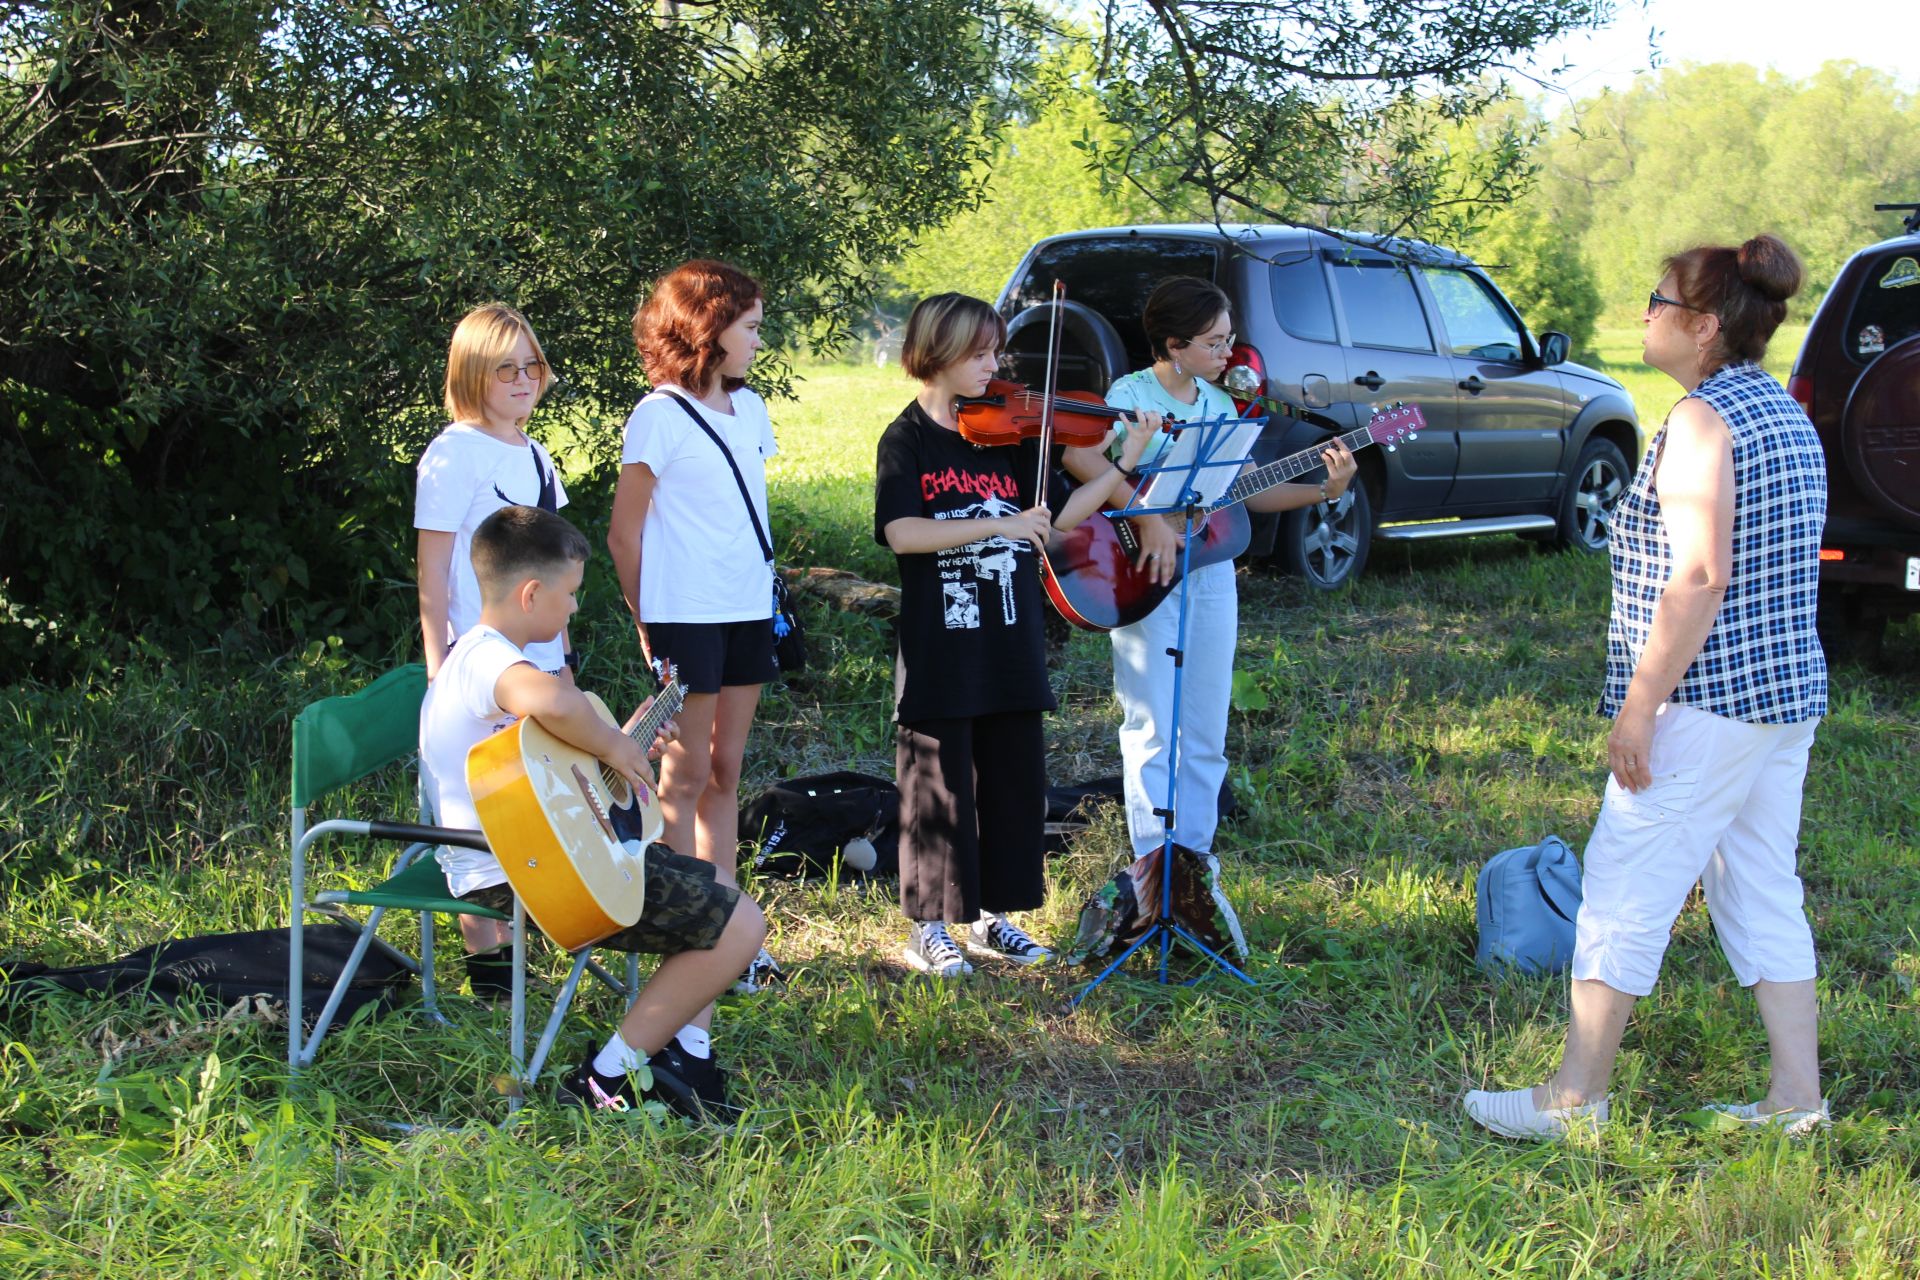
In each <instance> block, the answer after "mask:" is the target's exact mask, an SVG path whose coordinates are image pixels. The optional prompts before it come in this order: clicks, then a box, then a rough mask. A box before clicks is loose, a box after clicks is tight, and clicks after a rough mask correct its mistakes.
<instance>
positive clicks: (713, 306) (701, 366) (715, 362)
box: [633, 258, 766, 395]
mask: <svg viewBox="0 0 1920 1280" xmlns="http://www.w3.org/2000/svg"><path fill="white" fill-rule="evenodd" d="M765 296H766V295H765V291H764V290H762V289H761V287H760V282H759V281H758V280H755V279H754V278H753V277H752V276H750V275H748V274H747V273H746V272H744V271H742V270H741V269H740V268H738V267H736V266H732V265H729V264H728V263H725V262H716V261H715V260H713V259H712V258H695V259H694V260H693V261H692V262H683V263H681V264H680V265H679V266H677V267H675V268H674V269H673V270H671V271H669V272H667V274H665V275H664V276H661V277H660V278H659V279H658V280H656V281H655V282H654V285H653V292H652V293H651V294H650V295H649V296H648V297H647V300H646V301H645V302H643V303H641V304H640V307H639V309H638V310H636V311H635V312H634V313H633V345H634V346H635V347H636V348H637V349H638V350H639V352H640V363H641V365H642V366H644V367H645V369H646V371H647V381H649V382H651V383H652V384H653V385H654V386H656V387H661V386H667V385H669V384H671V385H673V386H676V387H684V388H686V389H687V390H688V391H691V392H693V393H694V394H695V395H698V394H700V393H701V392H702V391H704V390H706V387H707V384H708V383H709V382H710V381H711V380H712V378H713V374H714V371H715V370H716V369H718V368H719V367H720V362H721V360H723V359H725V358H726V353H725V352H724V351H722V350H721V349H720V335H721V334H722V333H725V332H726V330H727V326H729V325H731V324H732V323H733V322H734V321H735V320H738V319H739V318H740V317H741V316H742V315H744V314H745V313H746V311H747V309H748V308H750V307H752V306H753V304H754V303H756V302H758V301H760V300H761V299H762V298H763V297H765ZM745 385H746V381H745V379H742V378H727V379H725V389H726V390H728V391H738V390H739V389H740V388H741V387H743V386H745Z"/></svg>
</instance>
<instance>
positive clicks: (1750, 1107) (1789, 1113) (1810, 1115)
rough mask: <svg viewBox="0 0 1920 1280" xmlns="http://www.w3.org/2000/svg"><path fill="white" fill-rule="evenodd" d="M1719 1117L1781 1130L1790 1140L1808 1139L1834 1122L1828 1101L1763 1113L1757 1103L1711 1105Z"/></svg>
mask: <svg viewBox="0 0 1920 1280" xmlns="http://www.w3.org/2000/svg"><path fill="white" fill-rule="evenodd" d="M1704 1109H1705V1110H1707V1111H1711V1112H1713V1113H1714V1114H1715V1115H1722V1116H1726V1117H1727V1118H1728V1119H1730V1120H1733V1121H1735V1122H1736V1123H1739V1124H1743V1125H1751V1126H1752V1127H1754V1128H1756V1129H1778V1130H1779V1131H1780V1132H1781V1133H1784V1134H1786V1135H1787V1136H1788V1137H1789V1138H1804V1137H1806V1136H1807V1135H1808V1134H1810V1133H1813V1132H1815V1131H1816V1130H1820V1129H1824V1128H1826V1127H1827V1126H1828V1125H1830V1124H1832V1123H1833V1112H1832V1110H1831V1109H1830V1108H1829V1107H1828V1105H1827V1100H1826V1099H1825V1098H1822V1099H1820V1105H1819V1106H1818V1107H1817V1108H1811V1109H1809V1108H1802V1107H1789V1108H1787V1109H1786V1110H1785V1111H1762V1110H1761V1109H1760V1104H1759V1103H1757V1102H1710V1103H1708V1104H1707V1105H1706V1107H1705V1108H1704Z"/></svg>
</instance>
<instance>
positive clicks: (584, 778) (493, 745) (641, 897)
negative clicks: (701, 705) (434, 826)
mask: <svg viewBox="0 0 1920 1280" xmlns="http://www.w3.org/2000/svg"><path fill="white" fill-rule="evenodd" d="M663 678H664V681H665V684H664V687H663V688H662V689H661V690H660V693H659V694H658V695H657V696H656V697H655V698H654V700H653V705H652V706H651V707H649V708H647V713H646V714H645V715H643V716H642V717H640V722H639V723H638V724H636V725H635V726H634V727H633V729H632V730H631V731H630V734H629V736H631V737H633V738H635V739H637V740H638V741H639V742H640V743H642V744H643V745H650V744H651V743H652V742H653V738H654V735H655V734H656V733H658V732H659V729H660V726H661V725H662V724H663V723H665V722H666V720H667V719H668V718H669V717H670V716H672V715H673V714H674V713H675V712H677V711H679V710H680V705H681V703H682V701H683V700H684V698H685V690H684V689H683V688H682V687H681V685H680V681H679V678H678V677H677V676H676V675H675V674H674V672H673V670H672V668H671V667H668V668H667V669H666V670H665V673H664V677H663ZM587 700H588V701H589V702H591V703H592V704H593V709H594V711H596V712H597V713H598V714H599V716H600V718H601V719H602V720H604V721H606V722H607V723H608V724H611V725H618V724H619V723H620V722H619V721H618V720H616V719H614V717H613V713H612V712H610V711H608V710H607V704H606V703H604V702H602V701H601V700H600V699H599V698H597V697H595V696H594V695H593V694H591V693H589V694H587ZM467 786H468V787H469V788H471V789H472V791H473V806H474V808H475V809H476V810H478V811H479V814H480V828H481V830H483V831H485V832H486V833H487V843H488V844H490V845H491V846H493V856H494V857H496V858H498V859H499V860H500V866H501V869H502V870H504V871H505V872H506V873H507V880H508V882H509V883H510V884H512V885H513V891H514V892H515V893H517V894H519V895H520V901H521V902H522V903H524V904H525V905H526V908H527V914H529V915H531V916H532V917H533V921H534V923H535V924H537V925H539V926H540V931H541V932H542V933H544V934H546V935H547V937H549V938H551V939H553V941H554V942H555V943H557V944H559V945H560V946H562V947H564V948H566V949H567V950H568V951H578V950H579V949H580V948H581V947H585V946H590V945H592V944H593V943H595V942H598V941H600V939H602V938H604V937H606V936H607V935H609V934H612V933H617V932H619V931H620V930H621V929H624V928H626V927H627V926H628V925H630V924H632V923H634V922H635V921H636V920H638V919H639V918H640V912H641V911H642V910H643V909H644V908H645V907H646V902H647V877H646V867H647V846H648V845H649V844H651V843H653V841H654V840H656V839H658V838H659V836H660V830H661V828H662V826H663V825H664V823H665V820H664V818H663V817H662V815H661V813H660V797H659V796H658V795H649V796H647V797H646V798H645V799H644V800H643V799H641V798H640V797H638V796H636V795H635V794H634V791H633V788H632V787H631V786H630V785H628V783H627V780H626V779H625V778H623V777H621V776H620V775H619V774H617V773H615V772H614V771H613V770H612V769H609V768H607V767H606V766H605V765H603V764H601V763H600V762H599V761H598V760H596V759H595V758H594V757H592V756H590V755H588V754H587V753H586V752H584V751H582V750H580V749H579V748H577V747H574V746H571V745H569V744H567V743H565V742H562V741H561V740H560V739H558V738H556V737H554V736H553V734H551V733H549V732H548V731H547V730H545V729H543V728H541V727H540V725H539V724H538V723H536V722H535V721H534V720H533V719H532V718H531V717H526V718H523V719H521V720H518V721H516V722H514V723H513V724H512V725H510V726H508V727H507V728H505V729H502V730H501V731H500V732H499V733H496V734H494V735H493V736H492V737H490V738H487V739H486V740H485V741H482V742H479V743H476V744H475V745H474V747H473V749H472V750H471V751H469V752H467Z"/></svg>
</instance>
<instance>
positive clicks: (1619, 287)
mask: <svg viewBox="0 0 1920 1280" xmlns="http://www.w3.org/2000/svg"><path fill="white" fill-rule="evenodd" d="M1540 160H1541V165H1542V182H1541V188H1540V192H1539V194H1538V196H1537V199H1538V200H1539V202H1540V203H1541V204H1542V205H1543V206H1544V208H1545V209H1546V210H1548V211H1549V212H1550V215H1551V216H1552V217H1553V218H1554V219H1555V220H1556V221H1557V222H1559V223H1560V225H1561V226H1563V227H1564V228H1565V230H1566V231H1567V232H1568V234H1570V235H1573V236H1577V237H1579V239H1580V242H1581V245H1582V247H1583V249H1584V250H1585V253H1586V256H1587V257H1588V258H1589V259H1590V260H1591V261H1592V262H1593V263H1594V264H1595V270H1596V273H1597V276H1598V282H1599V285H1600V290H1601V296H1602V299H1603V302H1604V307H1605V309H1606V311H1607V312H1608V313H1609V314H1611V315H1612V316H1613V317H1615V318H1616V319H1617V320H1626V319H1628V318H1630V317H1632V316H1636V315H1638V314H1639V310H1640V307H1641V305H1642V304H1643V302H1644V300H1645V297H1646V292H1647V288H1648V286H1649V284H1651V283H1652V281H1653V279H1654V278H1655V277H1656V276H1657V275H1658V272H1659V263H1660V260H1661V258H1663V257H1664V256H1665V255H1667V254H1669V253H1672V252H1674V251H1676V250H1678V249H1682V248H1685V247H1687V246H1688V245H1691V244H1698V243H1702V242H1719V243H1734V244H1737V243H1739V242H1740V241H1742V240H1744V239H1746V238H1747V237H1749V236H1751V235H1753V234H1755V233H1756V232H1759V231H1774V232H1777V233H1779V234H1780V235H1782V236H1783V237H1784V238H1785V239H1786V240H1787V242H1788V243H1789V244H1791V245H1792V246H1793V247H1794V248H1795V249H1796V250H1798V251H1799V252H1800V254H1801V255H1802V257H1803V258H1804V259H1805V260H1806V263H1807V274H1808V279H1807V288H1806V289H1805V290H1804V291H1803V292H1802V294H1801V295H1800V297H1799V299H1798V300H1797V303H1796V310H1797V312H1798V314H1800V315H1802V316H1805V315H1808V314H1810V313H1811V311H1812V309H1813V307H1814V306H1816V305H1817V304H1818V301H1819V298H1820V296H1821V294H1822V293H1823V292H1824V290H1825V289H1826V287H1827V285H1828V284H1830V283H1831V282H1832V280H1833V277H1834V275H1835V273H1836V272H1838V270H1839V269H1840V267H1841V265H1842V264H1843V263H1844V262H1845V261H1846V259H1847V257H1848V255H1849V254H1851V253H1852V252H1853V250H1855V249H1857V248H1859V247H1860V246H1861V245H1863V244H1867V243H1870V242H1871V241H1873V240H1875V239H1877V238H1880V237H1882V236H1884V235H1887V234H1889V233H1890V232H1891V231H1892V230H1893V223H1892V222H1891V221H1890V220H1889V219H1888V218H1887V216H1886V215H1884V214H1875V213H1874V212H1873V207H1872V206H1873V202H1874V201H1875V200H1891V199H1904V198H1911V195H1910V194H1908V195H1902V194H1901V193H1903V192H1906V193H1911V192H1912V190H1913V186H1912V184H1913V181H1914V179H1913V175H1914V174H1915V173H1920V100H1916V98H1915V97H1914V96H1913V95H1912V94H1908V93H1904V92H1902V91H1900V90H1899V89H1898V87H1897V86H1896V84H1895V83H1894V81H1893V80H1892V78H1891V77H1889V76H1887V75H1886V74H1884V73H1882V72H1877V71H1872V70H1868V69H1865V68H1862V67H1858V66H1855V65H1853V64H1851V63H1832V64H1829V65H1828V66H1826V67H1824V68H1822V69H1821V70H1820V71H1819V72H1818V73H1816V74H1815V75H1814V76H1812V77H1811V78H1809V79H1807V80H1793V79H1789V78H1787V77H1783V76H1780V75H1778V74H1774V73H1770V72H1760V71H1757V70H1755V69H1754V68H1752V67H1748V66H1744V65H1740V64H1728V63H1716V64H1708V65H1689V66H1680V67H1670V68H1666V69H1664V70H1662V71H1661V72H1659V73H1657V74H1655V75H1653V76H1649V77H1646V78H1644V79H1642V80H1641V81H1639V82H1637V83H1636V84H1635V85H1634V87H1633V88H1632V89H1630V90H1628V91H1627V92H1625V93H1618V94H1615V93H1609V94H1604V95H1601V96H1599V97H1596V98H1592V99H1588V100H1585V101H1582V102H1580V103H1578V104H1576V105H1575V106H1574V108H1573V109H1572V110H1570V111H1569V112H1567V113H1566V114H1565V115H1564V116H1563V117H1562V118H1561V119H1560V120H1558V121H1556V122H1555V126H1554V131H1553V137H1552V139H1551V140H1550V142H1549V143H1548V144H1547V146H1546V147H1545V148H1543V150H1542V151H1541V152H1540Z"/></svg>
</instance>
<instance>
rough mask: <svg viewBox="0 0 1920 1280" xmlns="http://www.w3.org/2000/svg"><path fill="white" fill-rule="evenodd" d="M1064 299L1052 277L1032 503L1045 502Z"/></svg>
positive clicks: (1062, 289)
mask: <svg viewBox="0 0 1920 1280" xmlns="http://www.w3.org/2000/svg"><path fill="white" fill-rule="evenodd" d="M1066 300H1067V286H1066V284H1065V283H1064V282H1062V281H1060V280H1055V281H1054V282H1053V311H1052V314H1051V315H1049V316H1048V317H1047V376H1046V378H1045V380H1044V381H1043V383H1042V384H1041V388H1040V474H1039V475H1038V476H1036V477H1035V478H1034V482H1033V495H1034V496H1033V505H1034V506H1036V507H1044V506H1046V505H1047V472H1048V470H1049V469H1050V468H1049V466H1048V462H1049V460H1050V458H1051V457H1052V454H1053V392H1054V387H1055V385H1056V384H1057V383H1058V381H1059V373H1060V329H1061V323H1060V316H1061V313H1062V312H1063V311H1064V310H1065V308H1064V307H1062V306H1061V305H1060V304H1061V303H1063V302H1065V301H1066Z"/></svg>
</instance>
